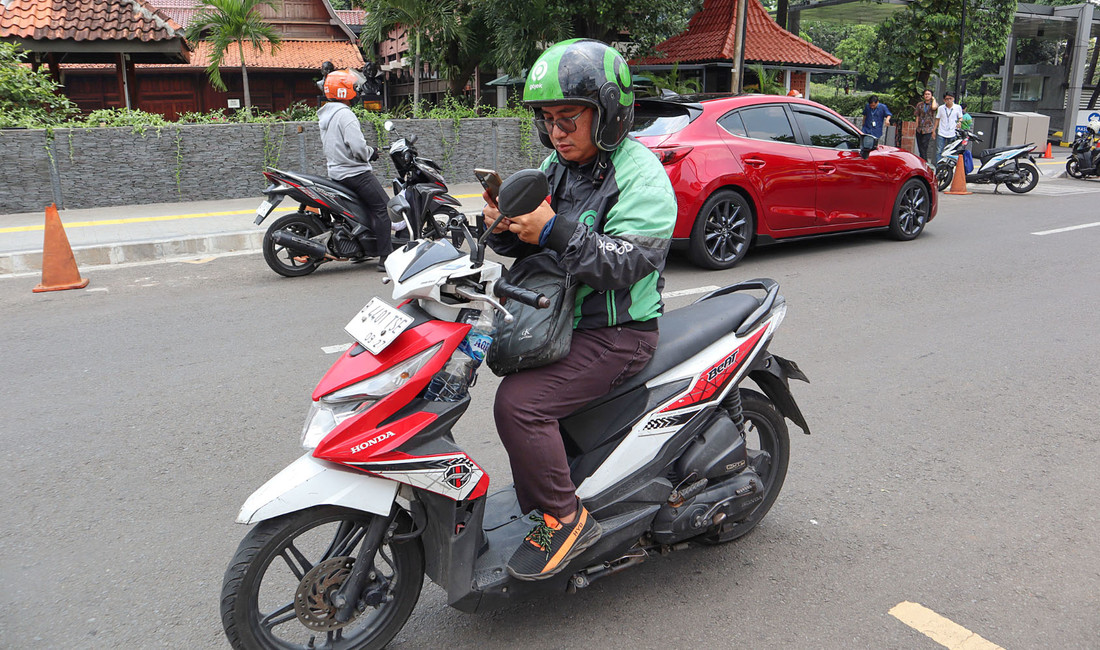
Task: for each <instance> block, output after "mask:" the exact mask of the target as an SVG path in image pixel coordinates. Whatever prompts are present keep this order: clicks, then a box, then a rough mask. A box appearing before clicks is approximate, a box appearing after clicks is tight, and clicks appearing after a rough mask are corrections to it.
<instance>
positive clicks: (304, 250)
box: [271, 230, 328, 259]
mask: <svg viewBox="0 0 1100 650" xmlns="http://www.w3.org/2000/svg"><path fill="white" fill-rule="evenodd" d="M271 241H273V242H275V243H276V244H278V245H279V246H283V247H285V248H289V249H290V250H292V251H294V252H295V253H301V254H302V255H308V256H310V257H312V258H314V259H323V258H324V257H325V256H327V255H328V249H327V248H325V245H324V244H322V243H321V242H316V241H313V240H312V239H309V238H307V237H303V236H301V235H296V234H294V233H292V232H287V231H286V230H276V231H275V232H273V233H271Z"/></svg>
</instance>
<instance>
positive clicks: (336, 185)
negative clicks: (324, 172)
mask: <svg viewBox="0 0 1100 650" xmlns="http://www.w3.org/2000/svg"><path fill="white" fill-rule="evenodd" d="M294 175H295V176H297V177H298V178H302V179H305V180H307V181H310V182H312V183H316V184H318V185H323V186H325V187H330V188H332V189H334V190H339V191H340V192H343V193H344V194H347V195H348V196H350V197H351V198H352V199H353V200H354V201H355V202H356V203H359V195H358V194H356V193H355V190H353V189H351V188H350V187H348V186H347V185H344V184H343V183H341V182H340V181H334V180H332V179H331V178H325V177H324V176H314V175H313V174H303V173H302V172H294Z"/></svg>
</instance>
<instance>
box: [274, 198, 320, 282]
mask: <svg viewBox="0 0 1100 650" xmlns="http://www.w3.org/2000/svg"><path fill="white" fill-rule="evenodd" d="M279 230H285V231H287V232H290V233H294V234H295V235H300V236H302V237H306V238H307V239H308V238H312V237H316V236H317V235H320V234H321V233H322V232H324V228H322V227H321V224H320V223H318V222H317V219H315V218H314V217H313V215H310V214H308V213H305V212H295V213H294V214H288V215H286V216H285V217H280V218H279V219H278V220H277V221H276V222H275V223H273V224H271V227H270V228H268V229H267V232H266V233H264V243H263V249H264V261H266V262H267V265H268V266H269V267H271V270H272V271H275V272H276V273H278V274H279V275H282V276H285V277H288V278H296V277H300V276H303V275H309V274H310V273H313V272H314V271H316V270H317V262H315V261H313V260H312V259H309V258H308V257H305V256H303V255H302V254H301V253H296V252H294V251H292V250H290V249H289V248H285V247H283V246H280V245H278V244H276V243H275V241H274V240H272V239H271V235H272V234H273V233H275V232H277V231H279ZM303 258H304V259H303Z"/></svg>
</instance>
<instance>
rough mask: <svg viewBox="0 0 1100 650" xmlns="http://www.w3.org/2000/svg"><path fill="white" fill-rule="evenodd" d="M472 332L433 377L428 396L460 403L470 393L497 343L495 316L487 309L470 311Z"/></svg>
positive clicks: (434, 399)
mask: <svg viewBox="0 0 1100 650" xmlns="http://www.w3.org/2000/svg"><path fill="white" fill-rule="evenodd" d="M460 320H463V321H464V322H469V323H470V332H469V333H468V334H466V338H464V339H462V342H461V343H459V344H458V349H457V350H455V353H454V354H453V355H451V358H450V360H449V361H447V364H446V365H445V366H443V369H442V370H440V371H439V372H437V373H436V374H435V376H434V377H432V380H431V381H430V382H429V383H428V388H427V390H426V391H424V398H425V399H428V400H431V401H433V402H457V401H459V400H461V399H462V398H463V397H466V395H468V394H469V392H470V386H471V385H472V384H473V381H474V376H475V375H476V374H477V369H478V366H480V365H481V362H482V361H484V360H485V354H486V353H488V352H489V346H490V345H492V344H493V318H492V315H491V314H489V313H488V312H487V311H483V312H480V313H478V314H477V315H476V316H475V315H473V314H470V315H469V317H468V318H466V319H460Z"/></svg>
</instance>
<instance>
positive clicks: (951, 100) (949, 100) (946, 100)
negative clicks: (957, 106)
mask: <svg viewBox="0 0 1100 650" xmlns="http://www.w3.org/2000/svg"><path fill="white" fill-rule="evenodd" d="M943 103H944V104H947V107H948V108H951V105H952V104H954V103H955V98H954V97H952V96H951V95H948V96H947V97H944V98H943Z"/></svg>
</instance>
